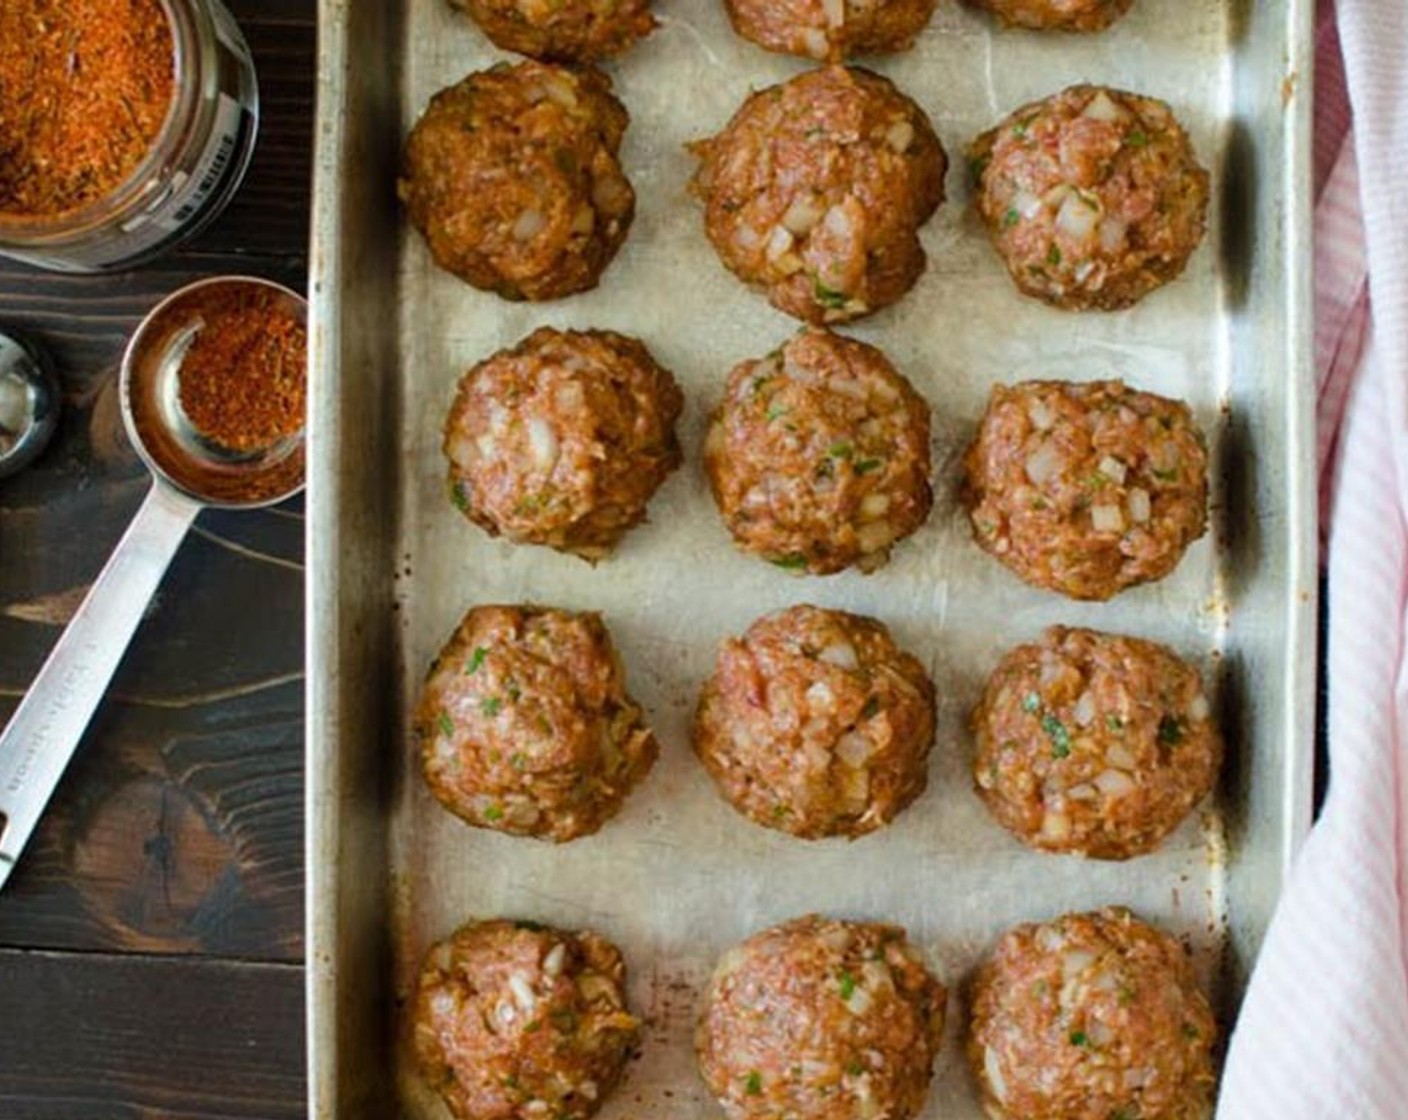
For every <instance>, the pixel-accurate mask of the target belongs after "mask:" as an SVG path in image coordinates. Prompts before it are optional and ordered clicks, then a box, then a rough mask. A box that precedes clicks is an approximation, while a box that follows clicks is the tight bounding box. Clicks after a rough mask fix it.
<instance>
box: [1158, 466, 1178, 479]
mask: <svg viewBox="0 0 1408 1120" xmlns="http://www.w3.org/2000/svg"><path fill="white" fill-rule="evenodd" d="M1154 477H1155V478H1157V479H1158V480H1159V481H1160V482H1172V481H1173V480H1174V479H1175V478H1177V477H1178V472H1177V471H1161V470H1159V468H1158V467H1155V468H1154Z"/></svg>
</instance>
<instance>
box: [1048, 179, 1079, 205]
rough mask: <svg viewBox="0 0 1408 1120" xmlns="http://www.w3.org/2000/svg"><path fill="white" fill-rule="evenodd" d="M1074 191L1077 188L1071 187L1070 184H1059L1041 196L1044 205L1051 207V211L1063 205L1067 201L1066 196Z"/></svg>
mask: <svg viewBox="0 0 1408 1120" xmlns="http://www.w3.org/2000/svg"><path fill="white" fill-rule="evenodd" d="M1074 190H1075V187H1073V186H1071V185H1070V183H1057V184H1056V185H1055V186H1054V187H1052V188H1051V189H1050V190H1049V191H1047V192H1046V193H1045V194H1044V195H1042V196H1041V201H1042V205H1044V206H1049V207H1051V209H1053V210H1055V209H1057V208H1058V207H1059V206H1060V205H1061V203H1063V202H1065V201H1066V196H1067V195H1069V194H1070V193H1071V192H1072V191H1074Z"/></svg>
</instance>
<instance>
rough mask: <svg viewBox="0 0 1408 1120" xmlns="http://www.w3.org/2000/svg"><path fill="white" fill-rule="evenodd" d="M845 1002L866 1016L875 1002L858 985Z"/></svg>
mask: <svg viewBox="0 0 1408 1120" xmlns="http://www.w3.org/2000/svg"><path fill="white" fill-rule="evenodd" d="M858 772H859V773H862V774H863V773H864V771H858ZM843 1002H844V1003H845V1005H846V1010H847V1011H849V1012H850V1013H851V1014H852V1015H864V1014H865V1013H866V1012H867V1011H869V1010H870V1005H871V1004H872V1003H873V1002H874V1001H873V1000H872V999H871V996H870V992H869V991H867V990H866V987H865V985H864V984H857V985H856V986H855V987H854V988H853V989H852V990H851V996H850V998H849V999H847V1000H844V1001H843Z"/></svg>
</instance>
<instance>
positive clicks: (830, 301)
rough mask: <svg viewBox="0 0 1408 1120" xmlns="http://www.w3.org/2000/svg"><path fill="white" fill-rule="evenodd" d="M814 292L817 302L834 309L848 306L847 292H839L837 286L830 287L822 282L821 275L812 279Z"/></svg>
mask: <svg viewBox="0 0 1408 1120" xmlns="http://www.w3.org/2000/svg"><path fill="white" fill-rule="evenodd" d="M812 294H813V296H814V297H815V298H816V301H817V303H819V304H821V306H822V307H825V308H829V309H831V310H833V311H834V310H836V309H837V308H841V307H845V306H846V299H847V296H846V293H845V292H838V291H837V290H836V289H835V288H828V287H827V286H826V285H825V284H823V283H822V282H821V277H819V276H818V277H817V278H816V279H815V280H813V281H812Z"/></svg>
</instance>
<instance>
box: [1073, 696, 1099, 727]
mask: <svg viewBox="0 0 1408 1120" xmlns="http://www.w3.org/2000/svg"><path fill="white" fill-rule="evenodd" d="M1072 714H1073V715H1074V716H1075V718H1076V723H1078V724H1080V725H1081V726H1082V727H1089V726H1090V724H1091V722H1092V721H1093V720H1094V719H1095V697H1094V696H1092V695H1091V694H1090V692H1089V691H1086V692H1082V693H1081V694H1080V699H1079V700H1077V701H1076V706H1075V709H1074V711H1073V713H1072Z"/></svg>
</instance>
